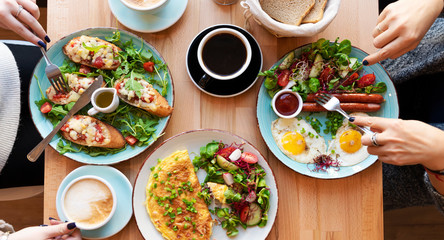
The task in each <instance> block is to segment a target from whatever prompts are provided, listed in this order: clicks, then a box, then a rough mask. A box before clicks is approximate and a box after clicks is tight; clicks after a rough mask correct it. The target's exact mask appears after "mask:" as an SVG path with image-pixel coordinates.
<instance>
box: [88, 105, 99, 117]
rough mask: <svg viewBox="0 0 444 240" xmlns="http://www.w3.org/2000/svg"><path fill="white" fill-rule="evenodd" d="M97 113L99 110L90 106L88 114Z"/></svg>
mask: <svg viewBox="0 0 444 240" xmlns="http://www.w3.org/2000/svg"><path fill="white" fill-rule="evenodd" d="M97 113H99V111H97V110H96V109H95V108H93V107H92V108H90V109H89V110H88V115H90V116H92V115H96V114H97Z"/></svg>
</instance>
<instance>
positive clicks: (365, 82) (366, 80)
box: [357, 73, 376, 88]
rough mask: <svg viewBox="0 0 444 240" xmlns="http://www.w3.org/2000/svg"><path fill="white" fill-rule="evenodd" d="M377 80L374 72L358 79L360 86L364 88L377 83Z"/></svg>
mask: <svg viewBox="0 0 444 240" xmlns="http://www.w3.org/2000/svg"><path fill="white" fill-rule="evenodd" d="M375 80H376V77H375V74H374V73H370V74H366V75H364V76H362V77H361V79H359V80H358V82H357V86H358V88H364V87H367V86H369V85H372V84H373V83H375Z"/></svg>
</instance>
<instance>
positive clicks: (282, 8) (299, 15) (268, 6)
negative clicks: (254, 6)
mask: <svg viewBox="0 0 444 240" xmlns="http://www.w3.org/2000/svg"><path fill="white" fill-rule="evenodd" d="M260 3H261V7H262V9H263V10H264V11H265V12H266V13H267V14H268V15H269V16H270V17H272V18H274V19H275V20H277V21H280V22H282V23H285V24H293V25H297V26H298V25H300V24H301V22H302V19H303V18H304V17H305V16H306V15H307V14H308V13H309V12H310V10H311V9H312V8H313V6H314V5H315V0H261V2H260Z"/></svg>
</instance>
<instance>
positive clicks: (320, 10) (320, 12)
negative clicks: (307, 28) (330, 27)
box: [302, 0, 327, 23]
mask: <svg viewBox="0 0 444 240" xmlns="http://www.w3.org/2000/svg"><path fill="white" fill-rule="evenodd" d="M325 5H327V0H315V5H314V6H313V8H312V9H311V11H310V12H309V13H308V14H307V16H305V17H304V19H302V23H317V22H319V21H321V19H322V17H323V16H324V9H325Z"/></svg>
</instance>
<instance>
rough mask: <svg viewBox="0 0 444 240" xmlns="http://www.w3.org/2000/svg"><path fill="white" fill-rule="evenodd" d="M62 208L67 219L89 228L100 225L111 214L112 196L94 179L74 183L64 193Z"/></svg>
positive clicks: (105, 187)
mask: <svg viewBox="0 0 444 240" xmlns="http://www.w3.org/2000/svg"><path fill="white" fill-rule="evenodd" d="M64 207H65V211H66V214H67V215H68V216H67V217H68V218H69V219H71V220H72V221H75V222H76V223H77V224H80V225H83V226H86V227H89V226H94V225H97V224H100V223H101V222H103V221H104V220H105V219H106V218H107V217H108V216H109V215H110V213H111V211H112V208H113V195H112V193H111V191H110V189H109V188H108V187H107V186H106V185H105V184H104V183H102V182H100V181H98V180H95V179H83V180H80V181H78V182H76V183H74V184H73V185H72V186H71V187H70V188H69V189H68V191H67V192H66V195H65V201H64Z"/></svg>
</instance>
